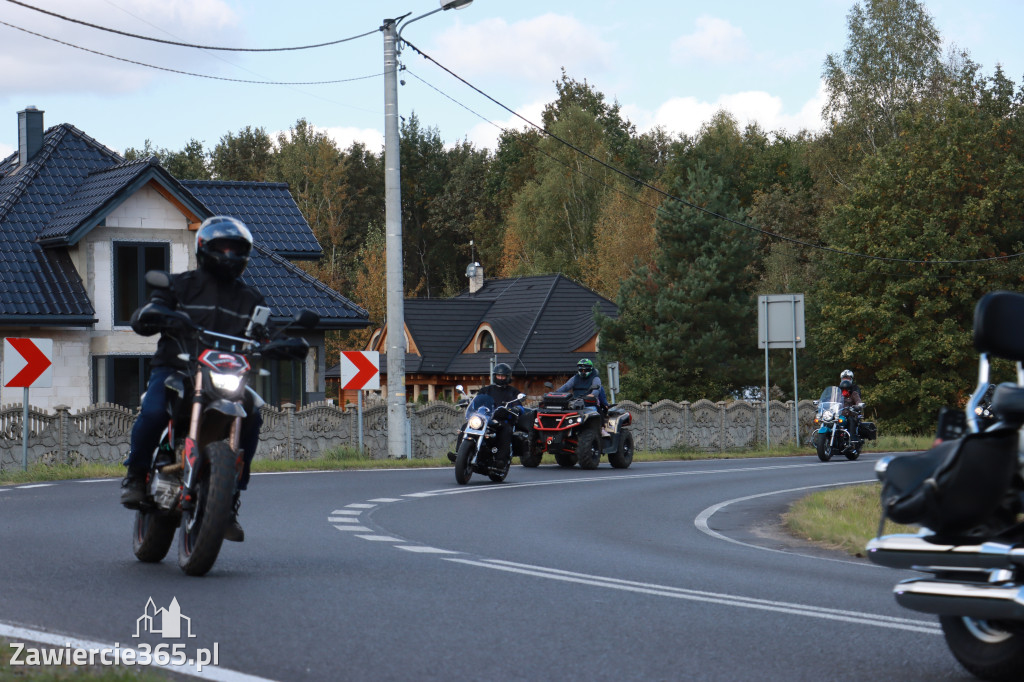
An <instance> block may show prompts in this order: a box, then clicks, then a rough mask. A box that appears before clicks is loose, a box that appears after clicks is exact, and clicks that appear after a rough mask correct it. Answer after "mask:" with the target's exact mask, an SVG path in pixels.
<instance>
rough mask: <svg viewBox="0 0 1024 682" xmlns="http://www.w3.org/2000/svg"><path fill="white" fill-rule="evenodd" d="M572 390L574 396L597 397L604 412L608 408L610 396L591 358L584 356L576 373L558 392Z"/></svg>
mask: <svg viewBox="0 0 1024 682" xmlns="http://www.w3.org/2000/svg"><path fill="white" fill-rule="evenodd" d="M568 392H572V396H573V397H574V398H582V397H584V396H591V397H594V398H597V403H598V406H599V407H600V408H601V411H602V412H606V411H607V410H608V397H607V396H606V395H605V392H604V386H602V385H601V377H600V375H598V373H597V370H595V369H594V363H593V361H592V360H590V358H583V359H581V360H580V361H579V362H577V363H576V373H575V374H573V375H572V376H571V377H569V380H568V381H566V382H565V383H564V384H562V385H561V386H560V387H559V388H558V390H557V391H556V393H568Z"/></svg>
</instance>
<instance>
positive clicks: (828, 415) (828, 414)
mask: <svg viewBox="0 0 1024 682" xmlns="http://www.w3.org/2000/svg"><path fill="white" fill-rule="evenodd" d="M833 417H835V415H834V414H832V410H825V411H824V412H822V413H821V420H822V421H826V422H830V421H832V418H833Z"/></svg>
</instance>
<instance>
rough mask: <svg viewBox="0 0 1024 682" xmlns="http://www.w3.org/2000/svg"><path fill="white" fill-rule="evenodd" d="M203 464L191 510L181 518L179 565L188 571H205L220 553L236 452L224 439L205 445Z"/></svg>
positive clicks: (232, 489)
mask: <svg viewBox="0 0 1024 682" xmlns="http://www.w3.org/2000/svg"><path fill="white" fill-rule="evenodd" d="M204 455H205V460H206V461H205V464H204V466H203V468H202V470H201V471H198V472H196V474H197V475H198V476H199V481H198V484H197V485H196V489H195V492H196V499H195V500H194V501H193V507H192V510H191V511H186V512H185V513H184V514H182V518H181V532H180V533H178V567H179V568H181V570H182V571H184V572H185V573H187V574H188V575H195V576H199V575H205V574H206V573H207V572H208V571H209V570H210V569H211V568H213V564H214V562H215V561H217V555H218V554H220V547H221V545H222V544H223V543H224V532H225V531H226V530H227V528H228V523H229V522H230V520H231V513H232V507H233V502H234V495H235V453H234V451H232V450H231V447H230V446H228V444H227V443H226V442H225V441H216V442H213V443H210V444H209V445H207V446H206V451H205V453H204Z"/></svg>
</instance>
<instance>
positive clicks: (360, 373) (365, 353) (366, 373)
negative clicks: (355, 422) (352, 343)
mask: <svg viewBox="0 0 1024 682" xmlns="http://www.w3.org/2000/svg"><path fill="white" fill-rule="evenodd" d="M340 369H341V388H342V389H343V390H346V391H359V393H358V394H357V398H356V412H357V415H358V419H359V453H360V454H362V452H363V391H364V390H368V391H375V390H377V389H379V388H380V353H378V352H377V351H375V350H343V351H341V367H340ZM407 455H408V453H407Z"/></svg>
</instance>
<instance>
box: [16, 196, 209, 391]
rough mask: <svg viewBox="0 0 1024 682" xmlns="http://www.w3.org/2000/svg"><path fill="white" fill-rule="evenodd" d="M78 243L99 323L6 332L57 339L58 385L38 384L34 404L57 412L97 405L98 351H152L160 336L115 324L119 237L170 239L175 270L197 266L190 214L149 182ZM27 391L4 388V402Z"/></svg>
mask: <svg viewBox="0 0 1024 682" xmlns="http://www.w3.org/2000/svg"><path fill="white" fill-rule="evenodd" d="M105 223H106V225H105V226H100V227H96V228H94V229H93V230H92V231H91V232H90V233H89V234H88V235H86V236H85V237H84V238H83V239H82V240H81V241H80V242H79V243H78V244H77V245H75V246H74V247H72V248H70V249H69V253H70V255H71V259H72V262H74V264H75V267H76V269H77V270H78V272H79V274H80V275H81V276H82V280H83V281H84V283H85V287H86V292H87V293H88V295H89V298H90V300H91V301H92V304H93V307H94V308H95V309H96V319H97V322H96V324H95V325H94V327H93V328H92V329H86V328H74V329H64V328H52V327H49V328H39V327H36V328H25V329H24V330H17V331H16V330H14V329H10V330H6V331H5V332H4V333H5V335H6V336H10V337H18V336H24V337H28V338H49V339H53V355H54V357H53V387H52V388H33V389H30V391H29V404H30V405H32V406H34V407H39V408H41V409H45V410H49V411H53V410H54V409H55V408H56V407H57V406H58V405H67V406H68V407H70V408H71V409H72V411H74V410H76V409H82V408H85V407H88V406H89V405H91V404H92V365H93V363H92V358H93V356H96V355H136V356H137V355H149V354H152V353H153V352H154V351H155V350H156V341H157V338H158V337H156V336H152V337H142V336H139V335H138V334H135V333H134V332H133V331H132V330H131V328H130V327H127V326H118V327H115V326H114V324H113V319H114V316H113V309H114V271H113V245H114V243H115V242H118V241H123V242H135V243H139V242H147V241H152V242H154V243H161V244H170V258H171V272H181V271H184V270H188V269H190V268H192V267H195V259H194V256H193V255H192V243H193V241H194V239H195V233H194V232H190V231H189V229H188V221H187V219H186V217H185V216H184V215H183V214H182V213H181V212H180V211H179V210H178V209H177V208H176V207H175V206H174V204H172V203H171V202H169V201H168V200H167V199H165V198H164V197H163V196H162V195H161V194H160V193H159V192H157V191H156V190H154V189H152V188H150V187H144V188H142V189H141V190H139V191H138V192H136V193H135V194H134V195H132V196H131V197H129V198H128V199H127V200H126V201H124V202H123V203H122V204H121V205H120V206H118V207H117V208H116V209H114V211H112V212H111V213H110V214H109V215H108V216H107V218H106V220H105ZM23 394H24V390H23V389H20V388H17V389H4V388H2V387H0V404H4V405H6V404H10V403H21V401H22V397H23Z"/></svg>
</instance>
